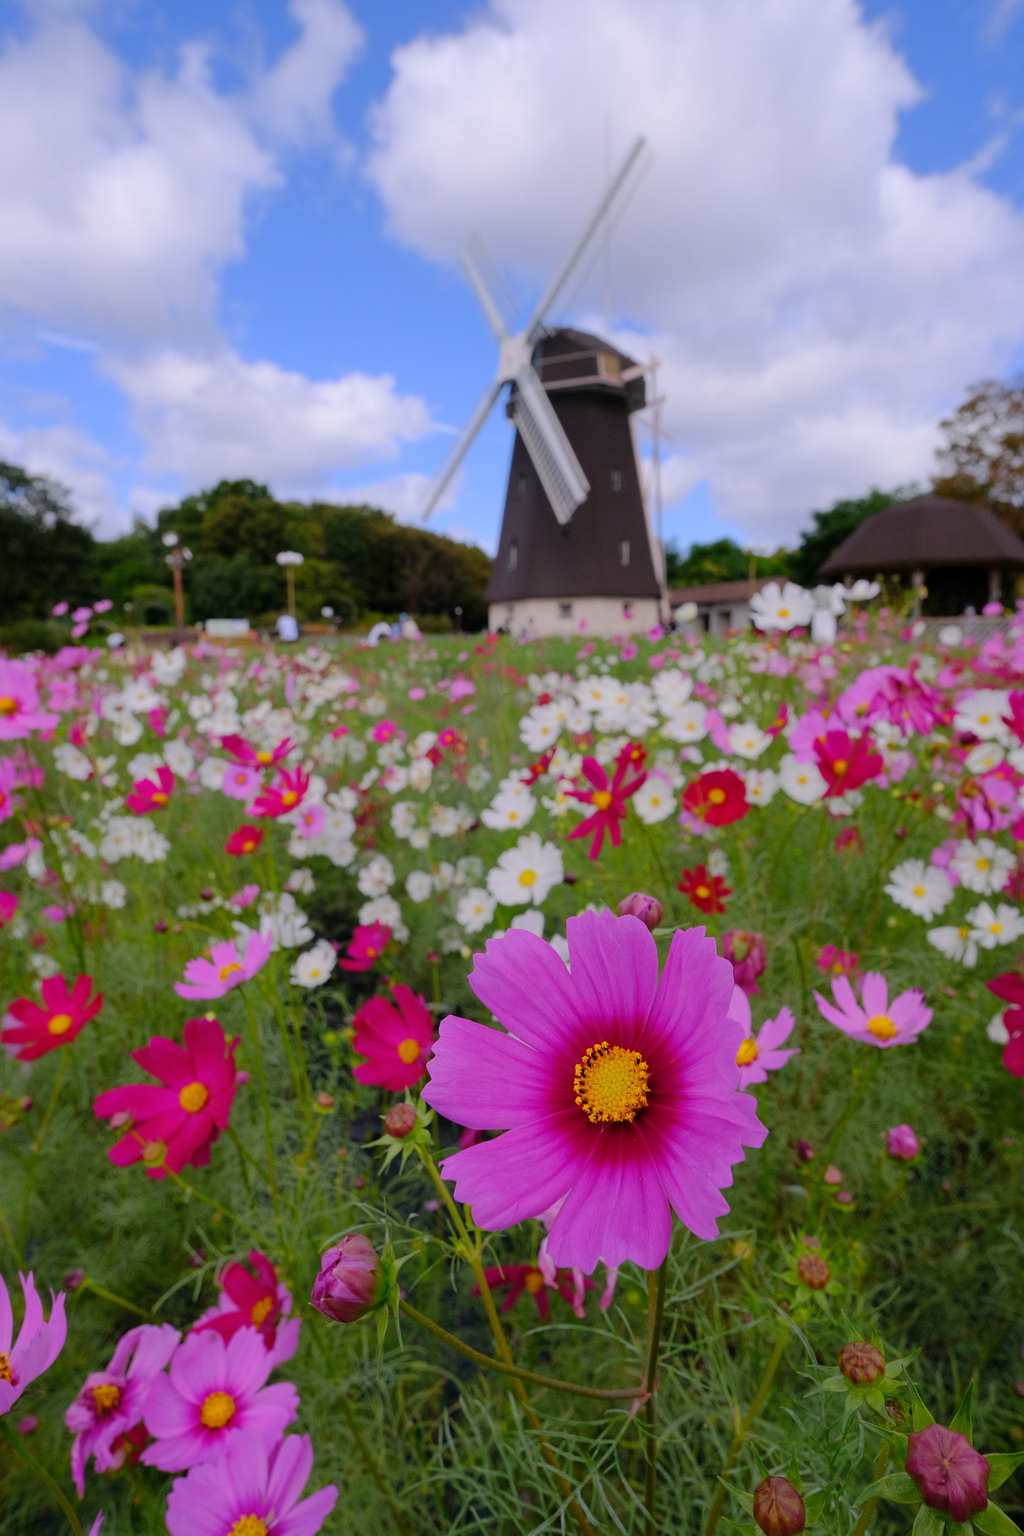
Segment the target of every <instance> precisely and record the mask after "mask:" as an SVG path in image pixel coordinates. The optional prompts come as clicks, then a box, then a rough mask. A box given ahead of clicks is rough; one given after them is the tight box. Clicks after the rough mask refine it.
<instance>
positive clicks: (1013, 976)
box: [985, 971, 1024, 1077]
mask: <svg viewBox="0 0 1024 1536" xmlns="http://www.w3.org/2000/svg"><path fill="white" fill-rule="evenodd" d="M985 985H986V987H988V989H989V991H990V992H994V993H995V995H996V997H1001V998H1002V999H1003V1001H1004V1002H1006V1003H1012V1004H1013V1005H1014V1006H1013V1007H1012V1008H1007V1010H1006V1012H1005V1013H1004V1014H1003V1023H1004V1024H1005V1025H1006V1033H1007V1034H1008V1035H1009V1037H1010V1038H1009V1040H1008V1042H1007V1044H1006V1045H1005V1046H1004V1047H1003V1066H1004V1067H1005V1068H1006V1070H1007V1072H1010V1073H1012V1074H1013V1076H1014V1077H1024V977H1022V976H1020V975H1019V974H1018V973H1017V972H1016V971H1007V973H1006V974H1005V976H997V977H996V978H995V980H994V981H986V983H985Z"/></svg>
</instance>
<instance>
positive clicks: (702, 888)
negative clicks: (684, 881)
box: [693, 885, 711, 901]
mask: <svg viewBox="0 0 1024 1536" xmlns="http://www.w3.org/2000/svg"><path fill="white" fill-rule="evenodd" d="M693 894H694V895H695V896H699V897H700V899H701V901H707V899H708V897H709V896H710V895H711V888H710V886H707V885H698V887H697V889H696V890H695V891H694V893H693Z"/></svg>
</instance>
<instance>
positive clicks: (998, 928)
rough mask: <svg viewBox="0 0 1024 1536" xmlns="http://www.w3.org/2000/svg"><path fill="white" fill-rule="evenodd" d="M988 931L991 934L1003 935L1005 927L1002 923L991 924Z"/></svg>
mask: <svg viewBox="0 0 1024 1536" xmlns="http://www.w3.org/2000/svg"><path fill="white" fill-rule="evenodd" d="M988 931H989V933H1002V931H1003V925H1002V923H989V925H988Z"/></svg>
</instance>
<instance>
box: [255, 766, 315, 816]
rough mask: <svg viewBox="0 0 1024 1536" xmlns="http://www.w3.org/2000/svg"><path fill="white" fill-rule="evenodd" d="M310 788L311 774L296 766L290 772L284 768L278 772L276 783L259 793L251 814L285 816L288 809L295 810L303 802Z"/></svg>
mask: <svg viewBox="0 0 1024 1536" xmlns="http://www.w3.org/2000/svg"><path fill="white" fill-rule="evenodd" d="M308 788H309V774H308V773H305V772H304V771H303V769H301V768H296V769H294V770H292V771H291V772H289V770H288V769H287V768H282V769H281V770H280V773H279V774H278V779H277V783H276V784H272V785H271V786H270V788H269V789H265V790H264V791H263V793H262V795H257V796H256V799H255V800H254V801H253V803H252V806H251V809H250V814H251V815H253V816H273V817H277V816H284V815H285V814H286V813H287V812H288V811H294V810H295V808H296V807H297V806H299V805H301V804H302V801H303V797H304V796H305V793H306V791H307V789H308Z"/></svg>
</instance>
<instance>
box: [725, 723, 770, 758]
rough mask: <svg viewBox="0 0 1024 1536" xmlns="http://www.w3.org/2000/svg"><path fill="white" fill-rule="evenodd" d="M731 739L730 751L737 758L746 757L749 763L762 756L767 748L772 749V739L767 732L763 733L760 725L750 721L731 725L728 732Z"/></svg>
mask: <svg viewBox="0 0 1024 1536" xmlns="http://www.w3.org/2000/svg"><path fill="white" fill-rule="evenodd" d="M727 735H728V738H729V751H730V752H734V753H735V754H736V756H737V757H745V758H746V759H747V760H748V761H749V762H751V763H752V762H753V761H754V760H755V758H758V757H760V756H761V753H762V752H763V751H764V749H765V747H770V746H771V744H772V738H771V737H770V736H769V735H768V732H767V731H762V729H761V727H760V726H759V725H752V724H751V723H750V721H749V720H745V721H743V722H742V723H740V722H738V721H737V722H736V723H735V724H733V725H730V727H729V730H728V732H727Z"/></svg>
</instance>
